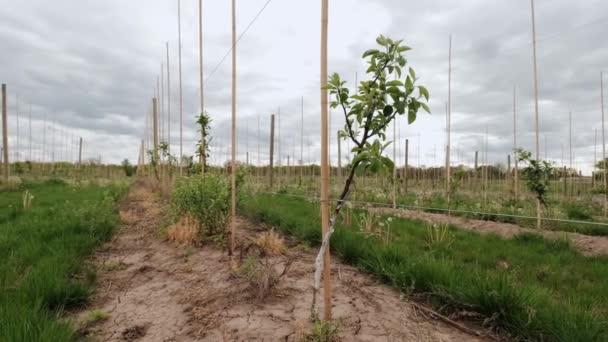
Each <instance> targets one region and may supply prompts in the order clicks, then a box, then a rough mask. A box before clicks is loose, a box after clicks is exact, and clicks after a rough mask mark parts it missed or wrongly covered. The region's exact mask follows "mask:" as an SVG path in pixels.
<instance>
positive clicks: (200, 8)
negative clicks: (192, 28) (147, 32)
mask: <svg viewBox="0 0 608 342" xmlns="http://www.w3.org/2000/svg"><path fill="white" fill-rule="evenodd" d="M198 63H199V73H200V77H199V79H200V80H199V82H200V92H201V113H205V91H204V89H205V88H204V86H203V0H198ZM206 148H207V147H206V146H205V132H203V130H202V129H201V156H200V163H201V174H205V163H206V160H205V159H206V156H205V149H206Z"/></svg>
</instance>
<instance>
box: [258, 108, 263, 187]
mask: <svg viewBox="0 0 608 342" xmlns="http://www.w3.org/2000/svg"><path fill="white" fill-rule="evenodd" d="M257 140H258V162H257V166H258V172H257V173H258V181H259V178H260V168H261V167H262V164H260V113H259V112H258V139H257Z"/></svg>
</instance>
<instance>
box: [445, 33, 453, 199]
mask: <svg viewBox="0 0 608 342" xmlns="http://www.w3.org/2000/svg"><path fill="white" fill-rule="evenodd" d="M448 51H449V52H448V108H447V109H448V110H447V113H446V114H447V116H448V117H447V127H446V130H447V147H446V149H445V155H446V158H445V175H446V179H445V193H446V195H447V197H448V206H449V203H450V183H451V180H452V178H451V174H450V171H451V170H450V165H451V164H450V149H451V128H452V127H451V126H452V35H450V46H449V50H448Z"/></svg>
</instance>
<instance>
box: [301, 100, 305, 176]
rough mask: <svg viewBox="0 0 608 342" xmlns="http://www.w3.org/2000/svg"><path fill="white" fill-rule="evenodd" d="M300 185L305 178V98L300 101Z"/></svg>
mask: <svg viewBox="0 0 608 342" xmlns="http://www.w3.org/2000/svg"><path fill="white" fill-rule="evenodd" d="M300 116H301V118H300V184H301V183H302V178H303V177H304V167H303V166H304V96H302V98H301V99H300Z"/></svg>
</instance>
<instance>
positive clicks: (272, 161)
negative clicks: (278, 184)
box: [268, 114, 274, 189]
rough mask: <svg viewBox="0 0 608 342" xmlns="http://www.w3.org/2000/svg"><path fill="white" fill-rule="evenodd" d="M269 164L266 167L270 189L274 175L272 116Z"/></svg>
mask: <svg viewBox="0 0 608 342" xmlns="http://www.w3.org/2000/svg"><path fill="white" fill-rule="evenodd" d="M269 157H270V164H269V167H268V186H269V187H270V189H272V187H273V185H274V184H273V177H272V176H273V173H274V114H271V115H270V156H269Z"/></svg>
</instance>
